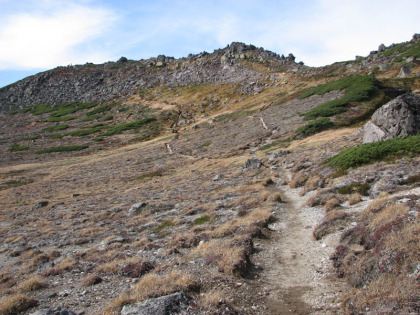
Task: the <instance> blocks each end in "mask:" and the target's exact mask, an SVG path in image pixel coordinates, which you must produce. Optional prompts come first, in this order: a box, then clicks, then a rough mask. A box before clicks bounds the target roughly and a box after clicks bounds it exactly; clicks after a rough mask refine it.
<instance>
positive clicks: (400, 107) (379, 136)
mask: <svg viewBox="0 0 420 315" xmlns="http://www.w3.org/2000/svg"><path fill="white" fill-rule="evenodd" d="M363 131H364V136H363V143H369V142H376V141H381V140H386V139H391V138H396V137H404V136H409V135H415V134H418V133H419V132H420V96H417V95H414V94H412V93H407V94H404V95H401V96H399V97H397V98H396V99H394V100H392V101H390V102H388V103H387V104H385V105H384V106H382V107H381V108H379V109H378V110H377V111H376V112H375V113H374V114H373V116H372V121H370V122H368V123H367V124H365V126H364V127H363Z"/></svg>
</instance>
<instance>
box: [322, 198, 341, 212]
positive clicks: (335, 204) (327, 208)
mask: <svg viewBox="0 0 420 315" xmlns="http://www.w3.org/2000/svg"><path fill="white" fill-rule="evenodd" d="M340 203H341V202H340V200H338V199H337V198H332V199H330V200H328V201H327V203H326V204H325V207H324V209H325V212H329V211H331V210H332V209H334V208H337V207H338V206H339V205H340Z"/></svg>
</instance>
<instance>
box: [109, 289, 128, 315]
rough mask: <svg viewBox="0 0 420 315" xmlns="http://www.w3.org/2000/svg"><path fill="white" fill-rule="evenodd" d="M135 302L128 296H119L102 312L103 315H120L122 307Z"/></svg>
mask: <svg viewBox="0 0 420 315" xmlns="http://www.w3.org/2000/svg"><path fill="white" fill-rule="evenodd" d="M135 302H136V300H135V299H134V298H133V297H132V296H130V295H128V294H123V295H120V296H119V297H117V298H116V299H114V300H113V301H112V303H111V304H110V305H109V306H108V307H107V308H106V309H105V310H104V314H105V315H117V314H120V312H121V309H122V308H123V307H124V305H127V304H133V303H135Z"/></svg>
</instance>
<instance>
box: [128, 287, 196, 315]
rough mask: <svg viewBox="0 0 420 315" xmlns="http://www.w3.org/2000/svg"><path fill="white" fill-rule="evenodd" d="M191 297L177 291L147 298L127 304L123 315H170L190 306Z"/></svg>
mask: <svg viewBox="0 0 420 315" xmlns="http://www.w3.org/2000/svg"><path fill="white" fill-rule="evenodd" d="M189 301H190V297H189V296H187V295H186V294H185V293H183V292H177V293H173V294H170V295H165V296H161V297H158V298H151V299H147V300H145V301H143V302H141V303H137V304H131V305H125V306H124V307H123V309H122V311H121V315H150V314H154V315H170V314H178V313H180V312H181V311H182V310H185V309H186V308H187V307H188V304H189Z"/></svg>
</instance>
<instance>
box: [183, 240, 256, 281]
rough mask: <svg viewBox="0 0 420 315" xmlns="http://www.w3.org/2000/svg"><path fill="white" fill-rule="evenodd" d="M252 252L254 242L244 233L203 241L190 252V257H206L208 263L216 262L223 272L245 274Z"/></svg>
mask: <svg viewBox="0 0 420 315" xmlns="http://www.w3.org/2000/svg"><path fill="white" fill-rule="evenodd" d="M251 252H252V243H250V242H249V239H248V237H247V236H246V235H242V236H236V237H233V238H231V239H213V240H210V241H208V242H205V243H202V244H200V245H199V246H198V247H197V248H195V249H194V250H193V251H192V252H191V253H190V257H191V258H192V259H194V258H197V257H204V258H205V260H206V262H207V263H208V264H210V263H213V262H215V263H216V264H217V265H218V266H219V271H221V272H225V273H230V274H239V275H243V274H245V273H246V272H247V268H248V267H249V263H250V262H249V259H248V256H249V255H250V254H251Z"/></svg>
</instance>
